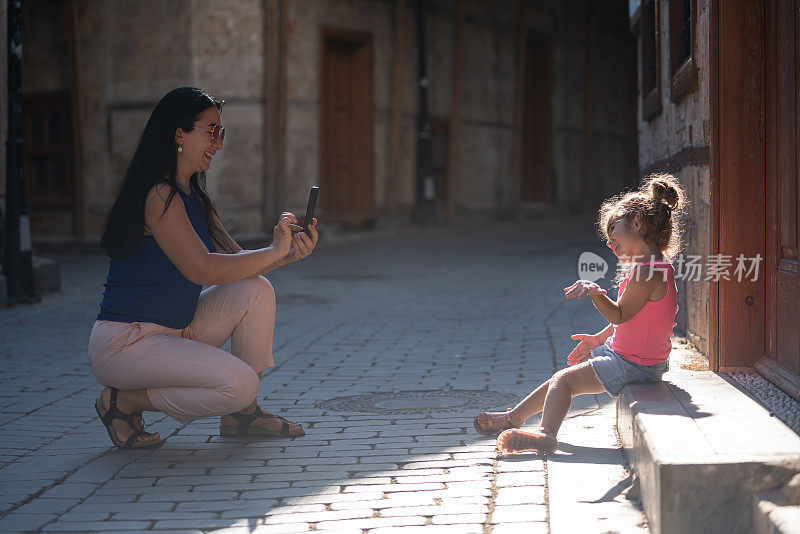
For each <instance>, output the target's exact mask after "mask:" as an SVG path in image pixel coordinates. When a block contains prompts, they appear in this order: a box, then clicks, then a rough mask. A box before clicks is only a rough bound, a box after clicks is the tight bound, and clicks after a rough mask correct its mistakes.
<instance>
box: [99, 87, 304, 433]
mask: <svg viewBox="0 0 800 534" xmlns="http://www.w3.org/2000/svg"><path fill="white" fill-rule="evenodd" d="M222 104H223V102H222V101H220V100H217V99H215V98H214V97H212V96H210V95H208V94H206V93H204V92H203V91H201V90H200V89H196V88H191V87H181V88H178V89H175V90H173V91H171V92H169V93H168V94H166V95H165V96H164V97H163V98H162V99H161V101H160V102H159V103H158V105H157V106H156V107H155V109H154V110H153V113H152V114H151V116H150V119H149V120H148V122H147V125H146V126H145V129H144V132H143V133H142V137H141V139H140V141H139V145H138V147H137V149H136V152H135V153H134V155H133V158H132V160H131V162H130V165H129V167H128V170H127V172H126V174H125V178H124V181H123V184H122V188H121V190H120V193H119V195H118V197H117V199H116V201H115V202H114V205H113V207H112V209H111V212H110V213H109V215H108V218H107V220H106V224H105V227H104V229H103V235H102V239H101V245H102V247H103V249H104V251H105V252H106V254H107V255H108V256H109V257H110V258H111V260H110V263H109V270H108V276H107V279H106V284H105V291H104V292H103V300H102V302H101V304H100V313H99V314H98V315H97V321H96V322H95V324H94V327H93V329H92V333H91V337H90V340H89V364H90V366H91V369H92V372H93V373H94V375H95V377H96V378H97V380H98V381H99V382H100V384H102V385H103V386H105V389H104V390H103V391H102V393H101V394H100V396H99V397H98V399H97V401H96V402H95V409H96V410H97V413H98V415H99V416H100V419H101V420H102V422H103V424H104V425H105V426H106V429H107V430H108V434H109V436H110V437H111V440H112V441H113V443H114V444H115V445H116V446H118V447H120V448H124V449H139V448H151V447H158V446H160V445H161V444H162V443H163V441H162V439H161V437H160V436H159V435H158V433H150V432H147V431H145V429H144V420H143V419H142V412H144V411H156V412H163V413H165V414H167V415H169V416H170V417H173V418H175V419H177V420H178V421H190V420H192V419H198V418H201V417H209V416H221V420H220V433H221V434H224V435H231V434H238V435H270V436H288V437H295V436H301V435H303V434H304V433H305V432H304V430H303V427H302V425H300V424H298V423H296V422H294V421H290V420H288V419H284V418H283V417H280V416H277V415H273V414H270V413H268V412H265V411H262V409H261V408H260V407H259V405H258V403H257V402H256V397H257V394H258V388H259V379H260V376H261V372H262V370H263V369H265V368H267V367H270V366H271V365H273V360H272V337H273V331H274V326H275V294H274V292H273V289H272V286H271V285H270V283H269V282H268V281H267V280H266V279H265V278H264V277H262V276H261V274H264V273H267V272H269V271H272V270H274V269H277V268H279V267H283V266H284V265H286V264H288V263H291V262H293V261H297V260H299V259H301V258H304V257H306V256H308V255H309V254H311V252H312V251H313V250H314V247H315V246H316V243H317V239H318V234H317V230H316V228H315V227H314V225H315V224H316V220H314V224H313V225H310V226H309V229H308V233H309V234H310V235H306V234H305V233H304V232H302V231H301V228H300V227H299V226H297V218H296V217H295V216H294V215H293V214H291V213H288V212H286V213H283V214H282V216H281V218H280V221H279V222H278V224H277V226H275V228H274V230H273V241H272V244H271V245H270V246H267V247H264V248H260V249H258V250H242V248H241V247H240V246H239V245H238V244H237V243H236V242H235V241H234V240H233V239H232V238H231V237H230V235H229V234H228V232H227V231H226V230H225V228H224V227H223V226H222V224H221V222H220V220H219V218H218V216H217V213H216V210H215V208H214V204H213V202H212V200H211V198H210V197H209V195H208V193H207V192H206V190H205V171H207V170H208V169H209V168H210V166H211V162H212V160H213V158H214V157H215V156H216V154H217V153H218V152H219V151H220V150H222V148H223V139H224V137H225V128H224V127H223V126H222V118H221V115H220V111H221V109H222ZM204 285H205V286H210V287H208V288H207V289H205V290H202V286H204ZM201 290H202V291H201ZM228 339H230V340H231V352H230V353H228V352H226V351H224V350H221V349H220V347H222V346H223V345H224V344H225V343H226V342H227V340H228Z"/></svg>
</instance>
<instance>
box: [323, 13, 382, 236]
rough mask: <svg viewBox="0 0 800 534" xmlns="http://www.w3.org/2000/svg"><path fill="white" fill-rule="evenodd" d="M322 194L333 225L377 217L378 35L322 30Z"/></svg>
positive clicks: (324, 208)
mask: <svg viewBox="0 0 800 534" xmlns="http://www.w3.org/2000/svg"><path fill="white" fill-rule="evenodd" d="M320 100H321V121H320V122H321V133H322V135H321V143H322V144H321V156H322V158H321V159H322V169H321V174H322V180H321V182H322V194H321V195H320V208H321V209H322V210H324V213H325V218H326V220H329V221H335V222H340V223H345V224H349V225H356V226H358V225H360V224H364V223H366V222H368V221H370V220H372V219H373V218H374V197H375V195H374V184H373V166H374V165H373V149H372V142H373V138H372V136H373V134H372V131H373V118H372V109H373V90H372V35H371V34H370V33H367V32H355V31H347V30H335V29H330V28H323V30H322V80H321V99H320Z"/></svg>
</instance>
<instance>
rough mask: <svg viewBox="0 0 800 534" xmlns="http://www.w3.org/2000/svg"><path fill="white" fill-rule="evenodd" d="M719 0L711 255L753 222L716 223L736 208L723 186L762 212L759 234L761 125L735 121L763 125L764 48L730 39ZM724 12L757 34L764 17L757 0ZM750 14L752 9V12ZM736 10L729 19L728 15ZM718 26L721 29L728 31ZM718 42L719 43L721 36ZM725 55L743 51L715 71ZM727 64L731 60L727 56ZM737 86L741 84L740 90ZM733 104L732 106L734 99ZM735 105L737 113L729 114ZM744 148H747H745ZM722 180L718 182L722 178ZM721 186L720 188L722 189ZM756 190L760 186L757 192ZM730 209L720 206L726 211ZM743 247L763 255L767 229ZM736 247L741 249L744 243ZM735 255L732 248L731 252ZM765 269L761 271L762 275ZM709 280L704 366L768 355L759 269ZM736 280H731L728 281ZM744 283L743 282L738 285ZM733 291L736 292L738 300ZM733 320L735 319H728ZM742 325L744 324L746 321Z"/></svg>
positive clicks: (729, 2)
mask: <svg viewBox="0 0 800 534" xmlns="http://www.w3.org/2000/svg"><path fill="white" fill-rule="evenodd" d="M722 4H723V2H722V0H711V17H710V39H709V41H710V43H709V44H710V53H709V59H710V66H711V76H710V78H711V95H710V96H711V98H710V101H711V121H712V142H711V213H712V216H711V219H712V220H711V254H722V253H730V251H723V250H721V247H722V246H723V245H722V242H723V237H726V238H727V237H728V236H729V235H737V232H738V231H739V230H740V229H741V230H743V232H742V233H741V234H739V235H743V236H746V235H747V233H748V232H747V230H748V228H747V227H748V226H752V223H750V222H749V221H748V220H747V218H746V217H739V218H738V220H737V219H734V220H733V224H732V223H731V221H730V220H727V219H726V221H727V223H728V225H727V226H725V227H723V226H722V224H723V210H728V209H735V206H734V207H732V206H731V204H730V203H727V202H725V199H723V198H722V194H726V195H728V196H726V198H731V197H733V195H730V191H734V190H735V191H737V194H738V195H739V196H740V197H743V198H747V199H748V201H749V202H750V204H749V208H750V212H751V213H756V214H759V216H763V217H764V234H766V228H767V221H766V201H765V197H764V194H765V193H766V187H767V184H766V180H767V174H766V173H767V154H766V141H765V138H764V134H765V131H760V130H759V128H757V127H747V128H742V127H738V128H737V127H736V124H737V123H738V125H740V126H741V125H742V124H748V125H756V126H760V127H761V129H763V130H766V125H765V124H764V119H765V104H766V102H765V81H766V80H765V77H766V73H765V69H764V62H765V50H764V39H763V38H762V39H759V38H758V37H757V38H756V39H752V40H750V39H741V38H740V35H741V33H739V38H738V39H733V38H732V37H733V35H734V34H735V33H736V32H735V31H733V30H730V29H726V28H722V27H721V24H720V22H721V19H720V16H721V11H720V9H721V6H722ZM724 6H725V10H726V11H725V16H726V17H728V18H727V19H726V20H727V21H731V20H733V21H734V24H732V25H731V26H733V27H736V26H735V25H736V24H741V25H743V26H744V25H747V27H748V29H750V30H752V29H755V30H756V31H755V32H753V33H748V34H749V35H757V36H758V35H760V36H762V37H763V35H764V30H765V17H764V7H763V3H761V2H759V1H758V0H725V1H724ZM753 15H754V16H753ZM734 17H735V18H734ZM728 31H730V34H728V33H724V34H723V33H722V32H728ZM722 40H724V41H725V46H724V47H723V46H722V45H721V44H720V43H721V41H722ZM723 51H724V53H725V54H726V56H725V58H724V59H726V60H727V61H730V58H732V57H734V58H742V60H741V61H742V64H741V65H737V66H738V67H739V68H738V69H732V70H731V71H730V72H725V73H724V77H723V76H721V72H720V70H721V68H723V66H722V60H723V58H722V57H721V53H723ZM726 65H730V63H726ZM741 88H743V89H741ZM734 103H735V105H733V104H734ZM732 109H736V111H737V114H736V117H735V118H734V117H733V114H732V113H731V110H732ZM743 147H747V148H746V149H744V148H743ZM723 180H724V182H725V184H724V186H722V185H721V181H723ZM723 189H724V190H723ZM759 189H760V190H761V191H762V193H761V194H760V195H759ZM731 213H733V212H730V213H729V212H727V211H725V212H724V214H725V215H726V216H728V215H730V214H731ZM740 246H741V248H742V249H746V250H747V251H748V253H747V254H746V255H749V254H750V252H749V251H753V252H754V253H760V254H761V257H762V258H766V257H767V249H766V235H764V236H763V238H761V239H756V238H752V239H751V240H750V241H742V242H741V244H740ZM741 252H743V253H744V250H742V251H741ZM737 254H738V251H737ZM765 276H768V275H765ZM709 283H710V284H711V288H710V289H711V310H710V318H709V319H710V320H709V326H710V332H709V366H710V368H711V370H713V371H726V370H728V371H730V370H737V369H742V368H752V367H753V366H754V365H755V363H756V362H757V361H758V360H760V359H761V358H763V357H764V356H765V355H766V354H767V345H766V335H767V322H766V302H767V294H766V292H767V291H768V288H767V287H766V286H767V284H766V282H764V278H763V277H761V276H760V278H759V282H757V283H753V284H749V285H747V284H745V282H723V281H721V282H709ZM734 283H735V284H738V285H736V286H734V285H730V284H734ZM722 284H726V286H725V288H726V290H727V291H726V295H727V296H726V297H725V298H726V300H722V298H723V295H721V291H720V288H721V285H722ZM743 284H744V285H743ZM745 293H747V294H748V295H749V296H752V297H753V302H754V304H752V305H751V306H750V308H751V309H750V310H747V309H744V308H741V306H743V305H745V304H744V302H745V297H744V294H745ZM739 297H742V298H741V299H740V298H739ZM744 313H746V314H750V315H749V316H748V317H750V318H752V321H749V325H738V326H739V327H737V328H735V329H734V328H730V327H729V325H728V321H731V318H732V317H735V316H736V315H737V314H739V315H740V316H741V315H743V314H744ZM734 322H735V321H734ZM747 326H749V328H748V327H747ZM721 335H725V337H726V340H725V343H726V345H727V346H741V347H747V346H752V347H755V349H754V351H748V352H746V354H742V353H739V354H731V353H728V354H723V353H722V351H721V340H720V337H721Z"/></svg>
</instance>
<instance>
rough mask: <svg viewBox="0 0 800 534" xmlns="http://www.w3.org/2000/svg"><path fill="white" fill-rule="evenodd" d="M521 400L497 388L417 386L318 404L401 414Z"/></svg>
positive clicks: (333, 408)
mask: <svg viewBox="0 0 800 534" xmlns="http://www.w3.org/2000/svg"><path fill="white" fill-rule="evenodd" d="M518 400H519V399H518V397H517V396H516V395H512V394H510V393H498V392H496V391H483V390H464V389H457V390H453V391H436V390H415V391H393V392H387V393H367V394H364V395H352V396H350V397H336V398H334V399H330V400H326V401H322V402H319V403H317V407H318V408H320V409H322V410H330V411H332V412H362V413H379V414H386V415H393V414H397V415H399V414H408V413H430V412H451V411H457V410H491V409H498V408H499V409H503V408H506V407H508V406H512V405H514V404H516V403H517V401H518Z"/></svg>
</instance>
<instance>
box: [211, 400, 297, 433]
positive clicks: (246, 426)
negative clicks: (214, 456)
mask: <svg viewBox="0 0 800 534" xmlns="http://www.w3.org/2000/svg"><path fill="white" fill-rule="evenodd" d="M230 415H231V417H233V418H234V419H236V420H237V421H239V424H238V425H236V426H232V425H219V435H220V436H270V437H277V438H299V437H300V436H305V435H306V431H305V430H303V427H302V425H300V423H297V422H295V421H292V420H290V419H286V418H285V417H281V416H280V415H275V414H272V413H266V412H263V411H262V410H261V407H260V406H256V410H255V411H254V412H253V413H249V414H244V413H232V414H230ZM256 419H278V420H280V421H281V429H280V431H279V432H275V431H274V430H268V429H266V428H262V427H258V426H254V427H252V428H251V427H250V425H251V424H252V423H253V421H255V420H256ZM292 425H295V427H296V430H294V431H291V430H292Z"/></svg>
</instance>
